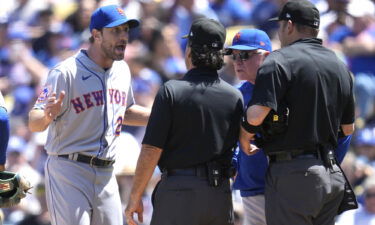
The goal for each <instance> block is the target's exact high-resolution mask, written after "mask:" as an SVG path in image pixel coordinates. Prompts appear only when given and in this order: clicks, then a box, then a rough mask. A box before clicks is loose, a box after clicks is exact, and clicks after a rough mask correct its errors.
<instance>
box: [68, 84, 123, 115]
mask: <svg viewBox="0 0 375 225" xmlns="http://www.w3.org/2000/svg"><path fill="white" fill-rule="evenodd" d="M107 96H109V99H108V101H109V103H110V104H116V105H121V106H126V96H127V95H126V92H125V91H121V90H118V89H108V90H107ZM70 103H71V104H72V106H73V108H74V110H75V112H76V113H77V114H78V113H81V112H83V111H85V110H86V109H90V108H91V107H95V106H102V105H104V98H103V90H98V91H92V92H89V93H86V94H83V95H82V96H79V97H75V98H73V99H72V100H70Z"/></svg>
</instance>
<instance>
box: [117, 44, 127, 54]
mask: <svg viewBox="0 0 375 225" xmlns="http://www.w3.org/2000/svg"><path fill="white" fill-rule="evenodd" d="M125 48H126V45H117V46H116V50H117V51H121V52H123V51H125Z"/></svg>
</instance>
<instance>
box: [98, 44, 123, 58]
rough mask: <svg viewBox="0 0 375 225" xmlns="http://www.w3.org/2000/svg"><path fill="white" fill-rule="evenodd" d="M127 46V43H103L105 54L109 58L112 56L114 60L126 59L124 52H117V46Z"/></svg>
mask: <svg viewBox="0 0 375 225" xmlns="http://www.w3.org/2000/svg"><path fill="white" fill-rule="evenodd" d="M121 47H122V48H124V52H125V48H126V43H121V44H120V45H114V46H109V45H105V44H104V43H103V44H102V45H101V48H102V51H103V52H104V54H105V56H106V57H107V58H110V59H112V60H114V61H119V60H123V59H124V53H120V54H116V48H121Z"/></svg>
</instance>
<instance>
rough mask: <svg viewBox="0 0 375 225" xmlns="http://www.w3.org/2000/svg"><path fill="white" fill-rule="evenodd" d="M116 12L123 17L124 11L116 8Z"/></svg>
mask: <svg viewBox="0 0 375 225" xmlns="http://www.w3.org/2000/svg"><path fill="white" fill-rule="evenodd" d="M117 12H118V13H120V15H121V16H125V13H124V10H122V9H121V8H117Z"/></svg>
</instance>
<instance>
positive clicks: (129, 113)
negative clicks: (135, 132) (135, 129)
mask: <svg viewBox="0 0 375 225" xmlns="http://www.w3.org/2000/svg"><path fill="white" fill-rule="evenodd" d="M150 113H151V109H149V108H145V107H142V106H140V105H132V106H131V107H130V108H129V109H127V110H126V112H125V118H124V123H123V124H124V125H130V126H146V125H147V122H148V118H149V117H150Z"/></svg>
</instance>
